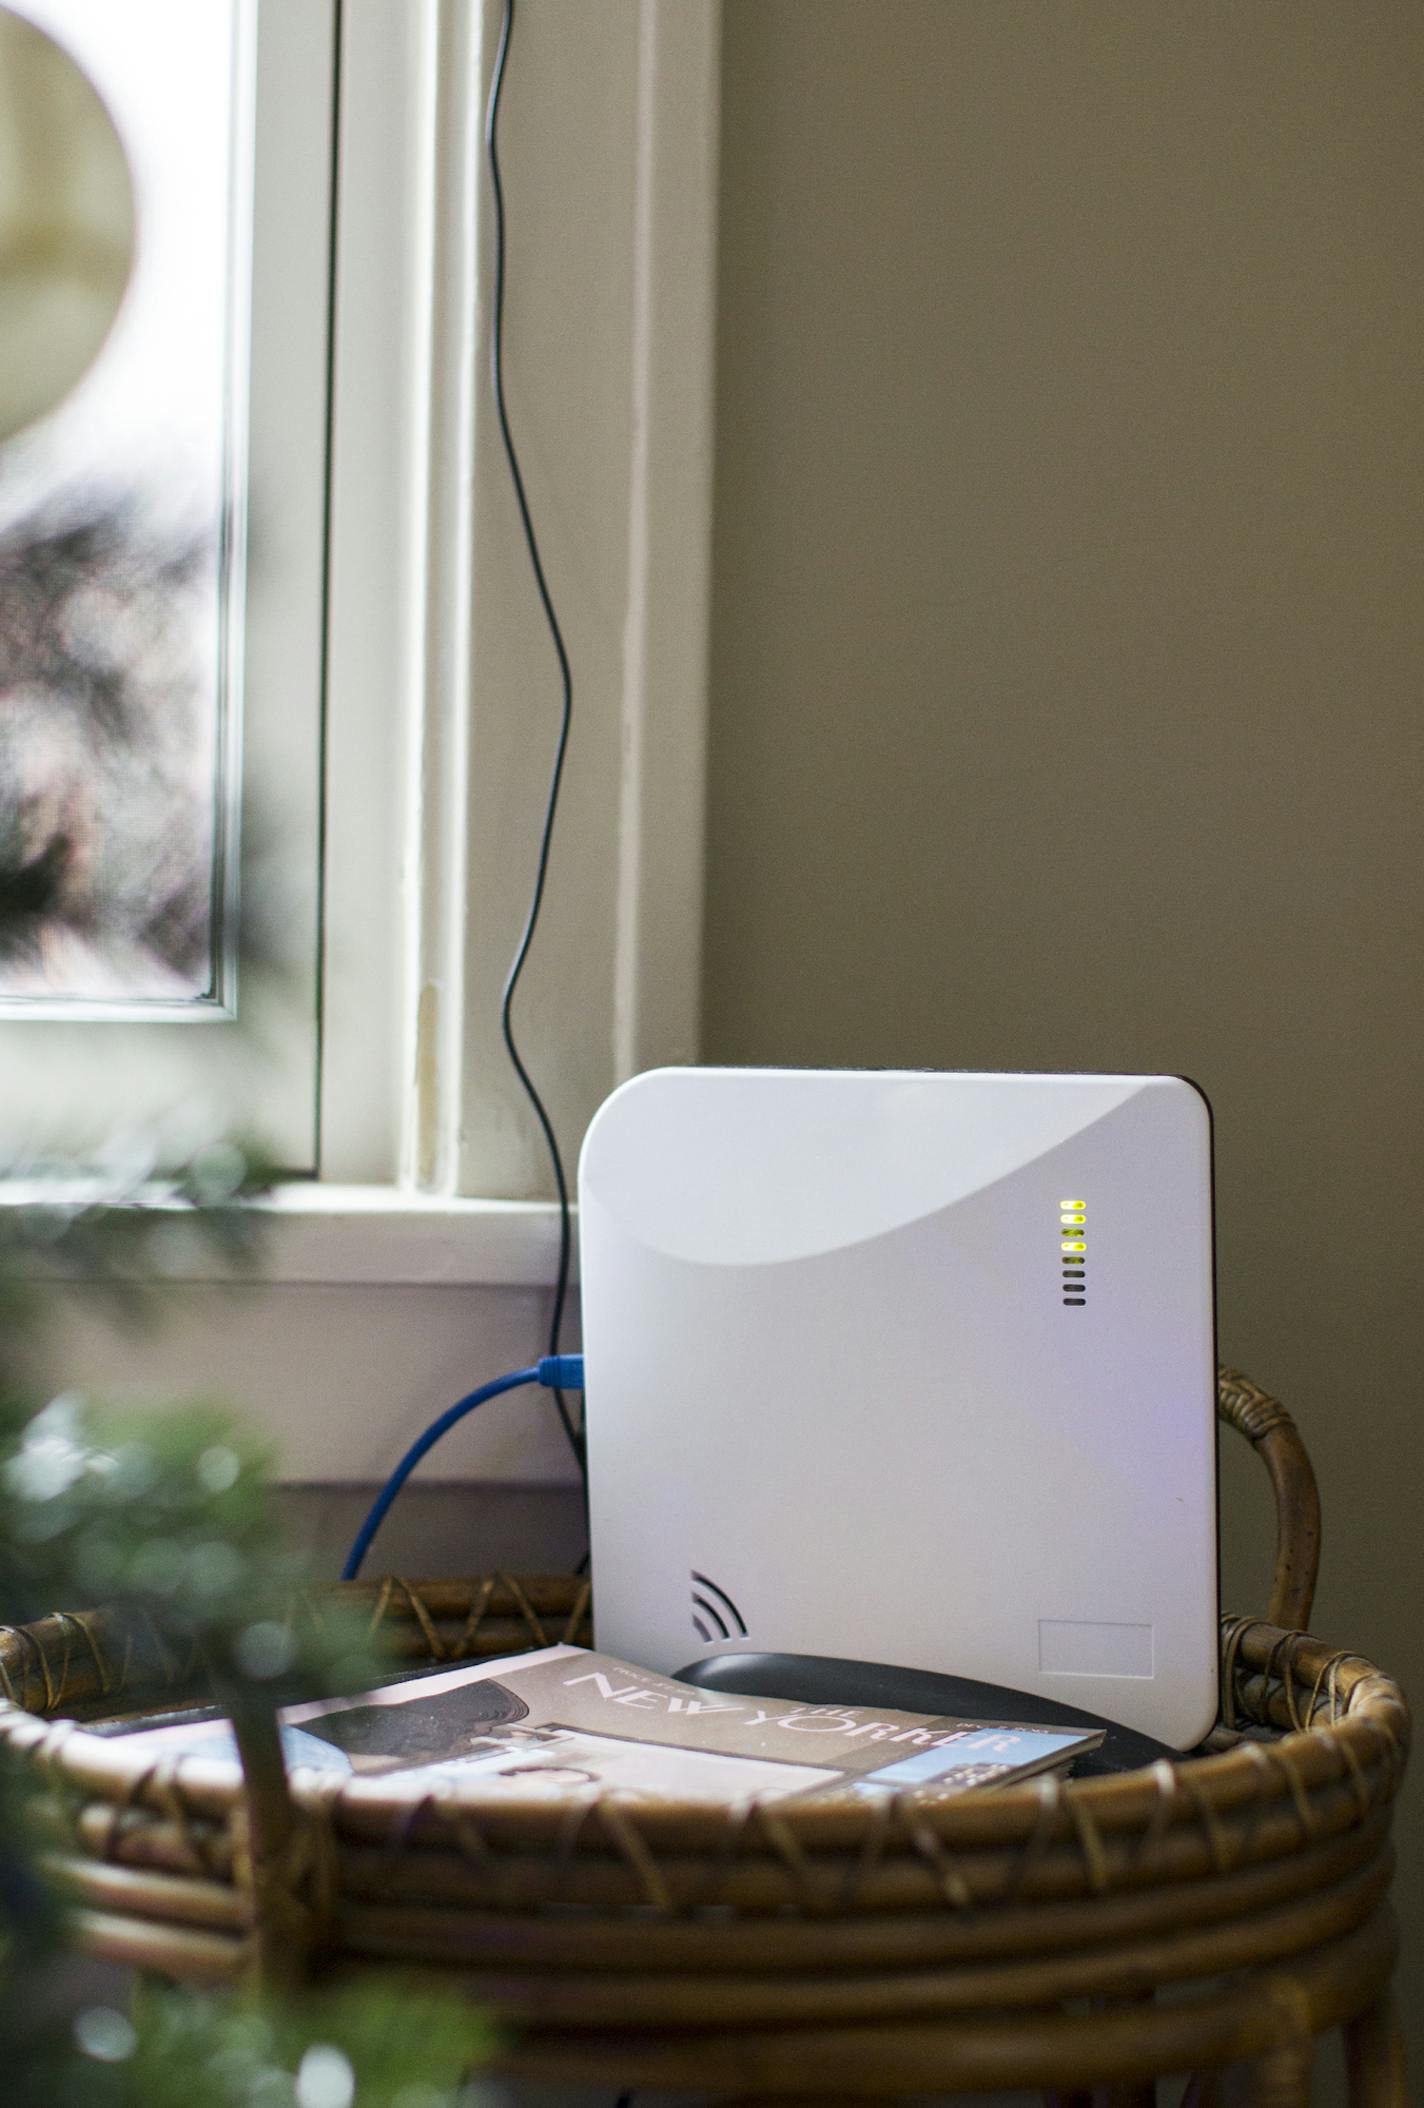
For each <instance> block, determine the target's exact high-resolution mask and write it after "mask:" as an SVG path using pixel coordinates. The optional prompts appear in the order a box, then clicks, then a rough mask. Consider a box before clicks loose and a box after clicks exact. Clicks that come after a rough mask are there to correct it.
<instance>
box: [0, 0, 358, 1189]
mask: <svg viewBox="0 0 1424 2108" xmlns="http://www.w3.org/2000/svg"><path fill="white" fill-rule="evenodd" d="M21 11H22V12H24V13H26V14H28V15H29V16H30V17H31V18H32V19H33V20H35V21H36V22H37V23H38V24H39V26H40V27H42V28H44V29H45V30H47V31H48V33H49V34H51V35H52V36H54V37H55V38H56V39H57V40H58V41H59V42H60V43H62V44H64V45H66V46H67V47H68V48H69V49H70V50H71V51H72V52H73V53H74V55H75V56H76V57H77V58H78V59H79V61H80V63H81V64H82V66H83V67H84V69H85V71H86V72H87V73H88V74H89V76H90V78H91V79H92V80H93V81H94V83H95V85H96V86H97V87H98V89H99V91H100V93H101V94H102V96H103V97H104V100H105V101H106V103H107V104H108V106H109V109H110V111H111V114H112V115H113V116H114V118H115V121H116V123H117V125H118V128H119V130H120V133H121V136H122V137H123V139H124V142H125V146H126V149H127V151H128V155H129V160H130V165H131V168H132V171H133V177H134V185H135V192H136V201H137V208H138V253H137V259H136V264H135V269H134V275H133V278H132V281H131V283H130V287H129V291H128V294H127V297H126V299H125V303H124V307H123V309H122V311H121V313H120V316H119V319H118V321H117V323H116V325H115V327H114V330H113V332H112V333H111V335H110V338H109V340H108V342H107V344H106V345H105V346H104V348H103V350H102V352H101V353H100V356H99V358H98V360H97V361H96V363H95V365H94V366H93V368H92V369H91V370H90V372H89V374H88V375H87V376H86V377H85V379H84V380H83V382H81V384H80V386H79V387H78V388H77V389H76V391H75V392H74V393H73V394H72V395H71V396H70V397H69V398H68V400H67V401H66V402H64V403H62V404H61V405H60V406H59V408H58V409H57V410H56V411H54V412H53V413H52V414H51V415H50V417H48V418H47V419H45V420H44V421H43V422H42V423H41V424H40V425H39V426H37V427H35V428H34V429H33V430H32V431H31V432H29V433H27V434H24V435H22V436H21V438H20V439H18V440H17V441H14V442H12V443H11V445H10V446H9V447H7V449H6V450H5V455H4V458H3V461H0V649H3V652H4V665H3V671H0V684H2V685H3V707H0V844H3V857H4V873H3V876H4V879H5V881H6V882H7V883H8V886H9V891H10V899H11V904H12V910H14V912H12V913H11V915H10V916H9V917H8V918H7V920H8V923H9V928H10V931H11V935H12V941H11V943H10V945H9V947H8V951H7V954H6V956H4V957H3V958H0V1102H3V1105H4V1108H5V1110H4V1115H3V1119H4V1126H5V1129H6V1131H7V1138H8V1139H9V1140H10V1141H11V1142H12V1145H13V1144H14V1143H16V1142H19V1143H30V1144H32V1143H33V1142H34V1140H35V1138H36V1137H38V1138H39V1139H40V1141H41V1142H42V1143H52V1144H55V1145H60V1146H69V1147H76V1146H77V1147H82V1146H84V1144H85V1143H86V1141H87V1140H88V1139H89V1135H90V1133H91V1132H92V1131H101V1130H102V1129H103V1128H105V1127H108V1126H113V1125H118V1124H129V1123H137V1124H151V1125H154V1126H156V1127H157V1129H158V1130H159V1132H160V1133H162V1132H167V1133H169V1134H171V1136H172V1138H173V1140H174V1141H175V1142H179V1143H181V1141H182V1140H183V1139H184V1135H185V1130H187V1131H191V1129H192V1128H193V1127H194V1126H195V1125H202V1124H209V1123H211V1122H213V1121H216V1120H219V1119H224V1118H226V1119H229V1120H232V1121H235V1122H238V1123H240V1124H242V1125H244V1126H256V1125H258V1124H259V1123H260V1125H261V1127H262V1129H263V1131H264V1133H265V1135H266V1137H267V1138H268V1140H269V1142H270V1145H271V1146H272V1147H273V1148H274V1150H275V1151H276V1152H277V1153H278V1154H279V1155H280V1157H281V1158H282V1159H283V1160H284V1161H285V1162H287V1163H289V1164H291V1165H292V1166H293V1168H296V1169H308V1170H309V1169H314V1168H315V1164H316V1083H317V1067H316V1065H317V1017H316V983H317V921H316V913H317V877H318V844H319V826H318V822H319V802H318V793H319V782H318V767H319V747H320V705H321V696H320V647H321V634H322V614H323V611H322V597H321V593H322V518H323V507H324V486H325V472H326V463H325V413H326V400H325V387H326V367H327V345H326V324H327V313H328V307H329V271H328V256H329V224H330V173H329V172H330V159H331V109H332V92H333V88H332V55H333V49H334V43H333V38H334V17H333V12H332V9H331V8H330V6H327V5H321V6H315V5H312V4H311V0H302V5H301V6H300V7H297V8H293V9H290V10H282V9H278V8H275V7H274V8H264V9H263V11H262V18H261V24H260V38H259V36H258V35H257V30H258V26H259V25H258V21H257V16H256V12H255V10H254V9H253V8H252V7H251V6H250V5H246V4H243V0H206V4H205V5H204V6H202V7H193V6H192V5H191V4H190V0H110V4H108V5H106V6H105V7H103V8H94V7H93V6H92V5H89V4H86V0H21ZM278 158H279V159H280V160H281V162H282V163H284V164H285V165H286V166H287V167H288V169H289V170H291V171H292V172H293V173H296V174H299V175H300V177H301V181H300V182H299V183H297V184H291V185H288V184H281V185H278V184H276V183H274V182H273V180H272V164H273V162H274V159H278ZM277 901H280V903H281V905H280V909H274V908H273V907H272V906H271V905H269V906H268V909H267V912H266V913H265V914H264V915H262V916H261V918H260V922H261V931H262V932H263V933H265V941H264V942H263V943H261V944H259V945H258V946H257V948H256V950H257V954H258V955H257V956H256V957H255V958H254V959H253V961H252V963H251V965H250V966H249V965H248V964H246V963H244V962H243V961H241V960H240V958H239V942H238V937H239V916H240V914H241V912H242V910H243V908H244V907H246V908H247V910H248V911H249V915H248V926H247V936H248V939H249V940H250V939H251V938H252V937H253V936H254V935H256V934H259V932H258V927H257V924H256V923H255V922H254V920H253V910H254V909H256V908H259V907H261V905H262V903H264V902H266V903H269V904H270V903H275V902H277ZM195 1028H201V1029H195Z"/></svg>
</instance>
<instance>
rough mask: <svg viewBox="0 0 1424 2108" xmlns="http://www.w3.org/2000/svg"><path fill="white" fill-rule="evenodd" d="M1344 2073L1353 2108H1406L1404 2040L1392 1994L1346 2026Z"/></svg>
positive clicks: (1381, 1999) (1388, 1994)
mask: <svg viewBox="0 0 1424 2108" xmlns="http://www.w3.org/2000/svg"><path fill="white" fill-rule="evenodd" d="M1345 2069H1346V2071H1347V2072H1348V2074H1349V2080H1350V2108H1405V2103H1406V2101H1407V2100H1408V2097H1409V2096H1408V2093H1407V2091H1406V2089H1405V2083H1404V2038H1403V2036H1402V2035H1401V2033H1400V2030H1399V2008H1398V2006H1397V2005H1396V2004H1395V2001H1394V1996H1393V1993H1392V1992H1389V1991H1386V1992H1385V1993H1384V1995H1383V1996H1382V1997H1381V1998H1379V1999H1377V2000H1376V2001H1375V2003H1374V2004H1373V2005H1372V2006H1371V2007H1370V2009H1369V2011H1368V2012H1367V2013H1362V2014H1361V2015H1360V2017H1359V2018H1358V2020H1350V2021H1347V2022H1346V2023H1345Z"/></svg>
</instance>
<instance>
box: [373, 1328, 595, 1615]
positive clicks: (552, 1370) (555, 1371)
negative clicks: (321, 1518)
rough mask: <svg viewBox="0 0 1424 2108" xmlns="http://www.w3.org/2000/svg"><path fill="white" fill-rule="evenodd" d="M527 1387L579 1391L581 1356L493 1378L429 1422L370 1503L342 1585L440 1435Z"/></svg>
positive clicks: (559, 1357)
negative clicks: (507, 1394) (478, 1410)
mask: <svg viewBox="0 0 1424 2108" xmlns="http://www.w3.org/2000/svg"><path fill="white" fill-rule="evenodd" d="M529 1383H538V1384H542V1385H543V1387H544V1389H545V1390H546V1391H581V1390H582V1389H583V1356H582V1355H581V1354H545V1355H544V1356H543V1357H542V1358H541V1359H540V1360H539V1361H536V1362H534V1363H533V1364H532V1365H531V1367H529V1368H527V1369H512V1370H511V1371H510V1373H509V1374H508V1375H507V1376H496V1377H495V1378H494V1380H493V1382H491V1383H482V1384H481V1385H480V1387H479V1389H478V1390H475V1391H470V1392H468V1393H467V1394H466V1395H465V1397H463V1398H457V1399H456V1401H455V1403H454V1404H453V1405H450V1406H447V1407H446V1408H445V1411H444V1412H443V1413H442V1414H441V1415H440V1417H439V1419H438V1420H432V1421H431V1423H430V1425H429V1427H427V1428H426V1430H425V1433H424V1434H423V1435H418V1436H417V1437H416V1439H415V1441H414V1442H412V1443H411V1445H410V1448H409V1449H408V1450H407V1451H406V1453H405V1455H404V1456H403V1457H402V1458H401V1460H400V1462H399V1464H397V1466H396V1468H395V1470H394V1471H393V1472H392V1473H391V1475H390V1477H389V1478H388V1479H387V1480H386V1483H385V1485H384V1486H382V1488H381V1490H380V1492H379V1493H378V1494H377V1495H376V1498H375V1499H374V1500H373V1501H372V1503H371V1510H370V1513H369V1514H368V1515H367V1517H366V1520H365V1521H364V1522H363V1523H362V1525H361V1527H360V1529H359V1530H358V1531H357V1532H356V1541H355V1543H354V1544H353V1545H352V1547H351V1550H350V1552H349V1554H348V1555H347V1560H346V1564H345V1566H344V1567H343V1568H342V1569H341V1578H342V1580H343V1581H354V1580H355V1579H356V1576H357V1575H358V1574H359V1573H360V1571H361V1565H362V1562H363V1560H364V1559H365V1557H366V1554H367V1552H369V1551H370V1549H371V1540H372V1538H373V1537H374V1536H375V1534H376V1532H377V1530H379V1529H380V1527H381V1524H382V1523H383V1522H384V1521H385V1519H386V1516H387V1515H388V1513H389V1512H390V1508H391V1504H392V1502H393V1501H394V1500H395V1497H396V1495H397V1494H398V1493H399V1492H400V1490H401V1488H402V1486H403V1485H404V1484H405V1482H406V1480H407V1479H408V1478H409V1477H410V1475H411V1473H412V1471H414V1469H415V1467H416V1465H417V1464H418V1463H419V1462H420V1460H421V1458H422V1457H423V1456H424V1455H425V1454H426V1452H427V1451H428V1450H431V1449H433V1448H434V1447H435V1444H436V1443H437V1442H438V1441H439V1440H440V1437H441V1436H442V1435H443V1434H447V1433H448V1432H449V1430H450V1429H451V1428H452V1427H454V1426H455V1425H456V1423H457V1422H458V1421H460V1420H463V1419H464V1418H465V1415H466V1414H467V1413H472V1412H473V1411H474V1410H475V1407H476V1406H477V1405H485V1404H487V1403H488V1401H489V1400H490V1399H491V1398H498V1397H499V1396H500V1395H501V1394H502V1393H503V1392H505V1391H517V1390H519V1389H521V1388H522V1386H523V1385H525V1384H529Z"/></svg>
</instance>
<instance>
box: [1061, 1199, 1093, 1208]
mask: <svg viewBox="0 0 1424 2108" xmlns="http://www.w3.org/2000/svg"><path fill="white" fill-rule="evenodd" d="M1058 1205H1059V1207H1060V1208H1086V1207H1087V1205H1088V1203H1087V1202H1086V1201H1085V1200H1060V1201H1059V1203H1058Z"/></svg>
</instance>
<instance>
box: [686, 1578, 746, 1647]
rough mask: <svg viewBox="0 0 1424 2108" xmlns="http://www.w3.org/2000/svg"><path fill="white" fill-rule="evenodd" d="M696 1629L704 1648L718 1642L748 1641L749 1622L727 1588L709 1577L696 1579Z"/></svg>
mask: <svg viewBox="0 0 1424 2108" xmlns="http://www.w3.org/2000/svg"><path fill="white" fill-rule="evenodd" d="M692 1629H693V1631H694V1632H695V1633H696V1634H697V1637H698V1638H699V1639H700V1640H701V1641H702V1642H703V1644H704V1646H710V1645H711V1643H712V1641H713V1640H714V1639H721V1640H744V1639H745V1638H746V1636H747V1621H746V1619H745V1618H744V1617H743V1616H742V1613H741V1612H740V1611H739V1610H738V1608H737V1606H736V1604H735V1603H734V1602H733V1601H732V1599H731V1597H730V1596H729V1595H728V1594H727V1591H726V1589H725V1588H719V1587H718V1585H717V1583H716V1582H715V1581H709V1580H708V1578H707V1576H706V1574H699V1573H697V1572H695V1571H694V1573H693V1575H692Z"/></svg>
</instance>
